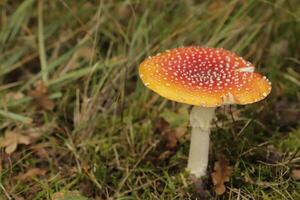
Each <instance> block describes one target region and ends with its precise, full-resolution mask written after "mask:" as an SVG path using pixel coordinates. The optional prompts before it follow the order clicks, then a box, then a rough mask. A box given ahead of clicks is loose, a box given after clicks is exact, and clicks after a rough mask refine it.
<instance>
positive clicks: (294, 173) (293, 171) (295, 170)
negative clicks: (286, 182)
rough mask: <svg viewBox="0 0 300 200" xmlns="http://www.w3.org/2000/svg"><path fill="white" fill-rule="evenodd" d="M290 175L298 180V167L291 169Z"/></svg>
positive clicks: (299, 176) (299, 178)
mask: <svg viewBox="0 0 300 200" xmlns="http://www.w3.org/2000/svg"><path fill="white" fill-rule="evenodd" d="M291 177H292V178H293V179H294V180H295V181H299V180H300V169H293V170H292V174H291Z"/></svg>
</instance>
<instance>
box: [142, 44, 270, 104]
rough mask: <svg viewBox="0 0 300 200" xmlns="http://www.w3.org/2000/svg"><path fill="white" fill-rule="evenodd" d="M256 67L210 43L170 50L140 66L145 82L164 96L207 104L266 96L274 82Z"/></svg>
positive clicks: (244, 101) (238, 102)
mask: <svg viewBox="0 0 300 200" xmlns="http://www.w3.org/2000/svg"><path fill="white" fill-rule="evenodd" d="M253 71H254V66H253V65H252V64H251V63H250V62H247V61H245V60H244V59H243V58H241V57H239V56H237V55H236V54H234V53H232V52H230V51H228V50H224V49H222V48H207V47H181V48H176V49H172V50H167V51H166V52H164V53H161V54H157V55H156V56H154V57H149V58H148V59H146V60H145V61H144V62H143V63H142V64H141V65H140V67H139V74H140V77H141V79H142V81H143V83H144V84H145V85H146V86H147V87H148V88H150V89H151V90H153V91H155V92H156V93H158V94H160V95H161V96H163V97H165V98H167V99H170V100H173V101H177V102H181V103H186V104H190V105H196V106H206V107H216V106H220V105H222V104H234V103H236V104H250V103H254V102H257V101H260V100H262V99H264V98H265V97H266V96H267V95H268V94H269V93H270V91H271V83H270V81H268V79H267V78H266V77H265V76H262V75H260V74H258V73H254V72H253Z"/></svg>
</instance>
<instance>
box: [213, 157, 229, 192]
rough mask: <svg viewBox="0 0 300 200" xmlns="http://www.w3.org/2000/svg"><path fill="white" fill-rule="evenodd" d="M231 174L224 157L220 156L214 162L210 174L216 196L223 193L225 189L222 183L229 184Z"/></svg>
mask: <svg viewBox="0 0 300 200" xmlns="http://www.w3.org/2000/svg"><path fill="white" fill-rule="evenodd" d="M231 173H232V167H230V166H229V163H228V161H227V160H226V159H225V158H224V156H221V157H220V158H219V160H218V161H216V162H215V165H214V172H213V173H211V177H212V181H213V184H214V189H215V192H216V193H217V194H218V195H221V194H223V193H224V192H225V190H226V188H225V185H224V183H225V182H229V178H230V176H231Z"/></svg>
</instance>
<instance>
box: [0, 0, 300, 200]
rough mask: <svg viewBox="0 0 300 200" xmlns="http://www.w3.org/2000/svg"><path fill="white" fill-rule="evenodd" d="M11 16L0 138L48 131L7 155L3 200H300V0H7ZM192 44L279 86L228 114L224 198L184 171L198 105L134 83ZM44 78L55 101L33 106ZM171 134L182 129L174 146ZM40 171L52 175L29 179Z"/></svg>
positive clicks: (0, 170) (4, 51)
mask: <svg viewBox="0 0 300 200" xmlns="http://www.w3.org/2000/svg"><path fill="white" fill-rule="evenodd" d="M0 8H1V9H0V12H1V17H0V27H1V28H0V52H1V53H0V84H1V85H0V95H1V98H0V122H1V123H0V134H1V135H4V133H5V132H6V131H8V130H10V131H15V132H19V133H22V134H24V135H26V134H29V133H30V132H32V131H33V130H34V131H35V132H37V133H38V134H39V137H38V138H36V139H35V140H33V141H32V142H31V143H30V144H29V145H22V144H21V145H18V147H17V149H16V150H15V152H13V153H12V154H10V155H8V154H6V153H5V149H4V148H1V149H0V199H52V198H54V197H55V193H56V194H57V192H61V193H64V192H65V193H66V191H78V192H79V193H80V194H81V195H82V198H83V196H84V197H87V198H91V199H196V198H198V199H204V197H201V195H202V196H203V193H204V194H205V195H204V196H206V198H207V199H266V200H269V199H289V200H290V199H300V182H299V181H297V180H295V179H293V177H292V176H291V174H292V171H293V170H294V169H297V168H299V167H300V154H299V149H300V126H299V125H300V123H299V118H300V104H299V100H300V92H299V82H300V54H299V50H300V46H299V45H300V37H299V35H300V4H299V3H298V1H297V0H289V1H283V0H279V1H271V0H249V1H237V0H228V1H223V0H217V1H200V2H196V1H183V0H182V1H169V0H167V1H161V0H156V1H150V0H149V1H148V0H145V1H137V0H126V1H117V0H115V1H108V0H103V1H101V0H100V1H83V0H78V1H70V0H59V1H39V0H23V1H6V0H2V1H0ZM195 44H196V45H205V46H209V47H224V48H226V49H229V50H232V51H235V52H237V53H238V54H240V55H242V56H243V57H245V58H246V59H247V60H249V61H251V62H253V63H254V64H255V65H256V66H257V71H259V72H261V73H263V74H265V75H266V76H267V77H269V78H270V80H271V82H272V83H273V90H272V93H271V95H270V96H269V97H268V98H267V99H266V100H264V101H262V102H259V103H256V104H254V105H249V106H235V105H233V106H230V107H228V106H227V107H221V108H219V109H218V110H217V118H218V120H217V121H216V122H215V123H214V126H213V134H212V146H211V153H210V163H209V169H208V175H209V174H210V173H211V172H212V170H213V164H214V162H215V161H216V160H217V157H218V155H220V154H223V155H224V156H225V157H226V158H227V159H228V160H229V163H230V165H231V166H232V167H233V174H232V176H231V177H230V182H229V183H227V184H226V186H227V188H226V192H225V193H224V194H223V195H221V196H217V195H216V194H215V192H214V188H213V185H212V182H211V178H210V176H207V177H205V180H204V185H203V190H201V191H199V190H197V189H195V188H194V186H193V184H192V181H191V180H190V179H189V178H188V175H187V174H186V173H184V169H185V167H186V162H187V155H188V148H189V132H190V129H189V128H188V125H187V124H188V122H187V121H188V114H187V111H189V106H187V105H182V104H178V103H174V102H171V101H167V100H165V99H163V98H161V97H159V96H157V95H156V94H154V93H153V92H151V91H149V90H148V89H146V88H145V87H144V86H143V85H142V83H141V81H140V79H139V78H138V75H137V69H138V65H139V63H140V62H141V61H142V60H143V59H145V58H146V57H147V56H149V55H153V54H155V53H157V52H160V51H163V50H165V49H169V48H173V47H178V46H182V45H195ZM39 80H43V81H44V83H45V84H46V86H47V88H48V92H47V93H45V94H43V95H44V96H41V97H40V98H33V97H32V96H31V95H30V92H31V91H33V88H34V87H35V85H36V84H37V82H38V81H39ZM46 86H45V87H46ZM48 98H49V99H48ZM45 99H47V100H45ZM49 101H51V102H53V103H54V108H53V109H47V103H49ZM48 108H49V107H48ZM164 120H167V122H164ZM162 122H163V124H165V125H164V126H162ZM166 124H167V125H166ZM33 128H34V129H33ZM166 129H168V130H172V131H173V132H174V131H175V130H179V129H180V130H183V131H181V132H182V133H184V135H183V136H181V137H180V138H179V141H178V143H177V145H176V146H175V147H173V148H168V147H166V138H165V137H164V134H163V133H165V132H166ZM33 168H38V169H43V170H44V171H46V172H45V173H40V174H38V175H36V176H33V175H31V176H27V177H26V179H24V178H23V179H22V178H20V177H22V175H23V177H24V174H26V172H28V171H29V170H30V169H33ZM83 199H84V198H83Z"/></svg>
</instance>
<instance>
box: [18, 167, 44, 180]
mask: <svg viewBox="0 0 300 200" xmlns="http://www.w3.org/2000/svg"><path fill="white" fill-rule="evenodd" d="M46 172H47V171H46V170H45V169H40V168H32V169H29V170H28V171H27V172H25V173H22V174H19V175H18V176H17V179H19V180H21V181H25V180H26V179H29V178H32V177H34V176H43V175H45V174H46Z"/></svg>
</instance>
